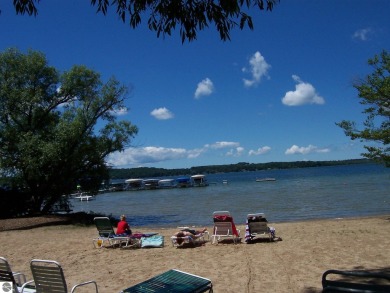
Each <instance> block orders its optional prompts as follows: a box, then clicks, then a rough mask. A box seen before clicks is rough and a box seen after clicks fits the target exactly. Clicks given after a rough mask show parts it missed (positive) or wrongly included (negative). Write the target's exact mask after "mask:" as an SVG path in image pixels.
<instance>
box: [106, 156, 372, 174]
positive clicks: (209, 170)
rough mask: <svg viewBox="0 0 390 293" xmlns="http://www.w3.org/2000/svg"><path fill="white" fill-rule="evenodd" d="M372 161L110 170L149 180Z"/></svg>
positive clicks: (241, 163)
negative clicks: (152, 178) (151, 178)
mask: <svg viewBox="0 0 390 293" xmlns="http://www.w3.org/2000/svg"><path fill="white" fill-rule="evenodd" d="M370 162H372V161H370V160H368V159H352V160H340V161H294V162H269V163H246V162H240V163H237V164H228V165H209V166H197V167H191V168H179V169H164V168H154V167H138V168H128V169H110V170H109V176H110V179H129V178H149V177H171V176H181V175H195V174H216V173H231V172H250V171H260V170H269V169H291V168H309V167H324V166H336V165H350V164H365V163H370Z"/></svg>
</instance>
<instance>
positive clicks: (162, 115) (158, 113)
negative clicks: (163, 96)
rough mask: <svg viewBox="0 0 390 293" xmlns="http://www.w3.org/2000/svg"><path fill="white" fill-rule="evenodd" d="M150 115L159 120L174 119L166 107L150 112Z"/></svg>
mask: <svg viewBox="0 0 390 293" xmlns="http://www.w3.org/2000/svg"><path fill="white" fill-rule="evenodd" d="M150 115H152V116H153V117H154V118H156V119H158V120H167V119H172V118H173V117H174V115H173V113H172V112H171V111H169V110H168V109H167V108H165V107H163V108H158V109H154V110H153V111H152V112H150Z"/></svg>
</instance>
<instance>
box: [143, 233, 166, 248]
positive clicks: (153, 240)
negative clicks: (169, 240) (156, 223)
mask: <svg viewBox="0 0 390 293" xmlns="http://www.w3.org/2000/svg"><path fill="white" fill-rule="evenodd" d="M153 247H164V236H162V235H153V236H150V237H141V248H153Z"/></svg>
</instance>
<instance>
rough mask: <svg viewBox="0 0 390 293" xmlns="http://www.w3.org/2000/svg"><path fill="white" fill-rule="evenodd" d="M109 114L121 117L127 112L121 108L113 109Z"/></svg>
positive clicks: (124, 108)
mask: <svg viewBox="0 0 390 293" xmlns="http://www.w3.org/2000/svg"><path fill="white" fill-rule="evenodd" d="M110 112H111V114H113V115H116V116H123V115H126V114H127V113H128V112H129V111H128V110H127V108H126V107H122V108H118V109H114V110H112V111H110Z"/></svg>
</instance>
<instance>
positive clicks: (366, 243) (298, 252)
mask: <svg viewBox="0 0 390 293" xmlns="http://www.w3.org/2000/svg"><path fill="white" fill-rule="evenodd" d="M183 224H184V223H183ZM270 225H271V226H273V227H275V228H276V234H277V236H280V237H282V239H283V241H278V242H273V243H269V242H265V241H264V242H259V243H255V244H251V245H249V244H245V243H244V242H243V241H242V243H241V244H238V245H234V244H231V243H229V244H218V245H212V244H211V243H210V242H207V243H206V244H205V245H202V246H199V247H195V248H184V249H180V248H179V249H178V248H175V247H173V246H172V245H171V241H170V236H171V235H173V233H174V232H175V231H176V229H147V230H146V229H144V228H142V229H137V227H132V228H133V231H134V232H136V231H140V232H148V231H152V230H153V231H155V232H158V233H159V234H161V235H164V238H165V245H164V247H163V248H153V249H127V250H121V249H110V248H107V249H95V248H94V247H93V245H92V239H93V238H94V237H96V234H97V230H96V228H95V227H80V226H72V225H56V226H48V227H38V228H34V229H30V230H14V231H3V232H0V237H1V244H2V245H1V253H0V256H3V257H6V258H7V259H8V260H9V262H10V264H11V266H12V268H13V270H14V271H20V272H24V273H25V274H26V275H27V276H28V278H31V272H30V271H29V261H30V260H31V259H33V258H40V259H52V260H56V261H58V262H60V263H61V264H62V266H63V268H64V271H65V277H66V280H67V282H68V284H69V286H73V285H74V284H76V283H78V282H82V281H87V280H91V279H93V280H96V281H97V283H98V286H99V292H108V293H110V292H120V290H122V289H124V288H127V287H130V286H131V285H134V284H137V283H139V282H141V281H144V280H146V279H148V278H150V277H153V276H155V275H157V274H160V273H162V272H165V271H167V270H169V269H172V268H176V269H179V270H183V271H186V272H189V273H192V274H196V275H200V276H203V277H205V278H209V279H211V280H212V283H213V286H214V292H216V293H218V292H247V293H249V292H260V291H262V292H307V293H308V292H321V275H322V273H323V272H324V271H325V270H327V269H331V268H333V269H345V270H367V271H382V272H387V273H390V215H386V216H378V217H370V218H353V219H335V220H318V221H304V222H294V223H270ZM208 228H209V230H211V228H212V227H208ZM238 228H239V229H240V230H241V235H242V236H243V235H244V231H245V228H244V225H243V224H239V225H238ZM81 292H83V291H81Z"/></svg>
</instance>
